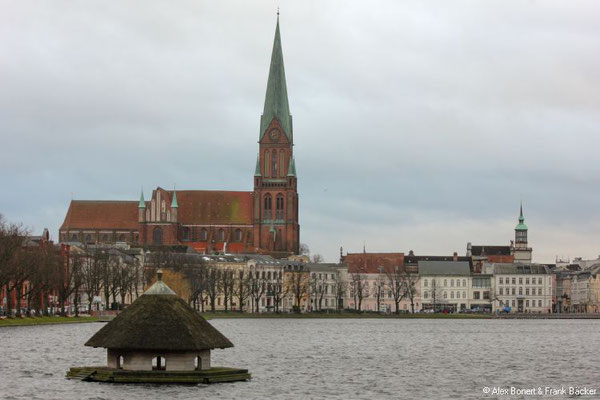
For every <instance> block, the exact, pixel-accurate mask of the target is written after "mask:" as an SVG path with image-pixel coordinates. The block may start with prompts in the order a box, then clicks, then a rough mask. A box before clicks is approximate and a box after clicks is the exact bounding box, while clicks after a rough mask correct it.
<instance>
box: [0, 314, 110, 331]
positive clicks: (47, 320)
mask: <svg viewBox="0 0 600 400" xmlns="http://www.w3.org/2000/svg"><path fill="white" fill-rule="evenodd" d="M86 322H98V317H60V316H53V317H20V318H3V319H0V328H4V327H11V326H34V325H57V324H81V323H86Z"/></svg>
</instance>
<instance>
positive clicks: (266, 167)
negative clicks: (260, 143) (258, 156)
mask: <svg viewBox="0 0 600 400" xmlns="http://www.w3.org/2000/svg"><path fill="white" fill-rule="evenodd" d="M270 155H271V153H270V152H269V150H267V151H265V178H268V177H269V176H270V174H269V171H270V162H269V160H270V159H271V157H270Z"/></svg>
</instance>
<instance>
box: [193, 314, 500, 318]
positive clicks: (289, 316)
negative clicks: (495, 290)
mask: <svg viewBox="0 0 600 400" xmlns="http://www.w3.org/2000/svg"><path fill="white" fill-rule="evenodd" d="M202 316H203V317H204V318H206V319H219V318H299V319H303V318H306V319H336V318H338V319H348V318H383V319H403V318H404V319H423V318H426V319H487V318H491V317H492V316H491V315H489V314H398V315H396V314H376V313H363V314H355V313H329V314H325V313H323V314H321V313H307V314H274V313H264V314H253V313H238V312H215V313H211V312H205V313H202Z"/></svg>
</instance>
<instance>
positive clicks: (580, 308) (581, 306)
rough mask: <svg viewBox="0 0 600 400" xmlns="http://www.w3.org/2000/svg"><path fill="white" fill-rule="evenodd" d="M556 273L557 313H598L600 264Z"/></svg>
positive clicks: (599, 304)
mask: <svg viewBox="0 0 600 400" xmlns="http://www.w3.org/2000/svg"><path fill="white" fill-rule="evenodd" d="M569 267H570V268H565V269H563V270H560V271H556V285H557V310H558V312H591V313H597V312H600V263H597V264H593V265H592V266H590V267H588V268H585V269H583V268H581V267H580V266H579V265H577V264H573V265H570V266H569Z"/></svg>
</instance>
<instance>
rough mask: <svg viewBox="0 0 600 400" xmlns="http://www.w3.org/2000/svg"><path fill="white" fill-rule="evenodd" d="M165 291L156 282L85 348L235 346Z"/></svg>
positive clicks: (175, 349)
mask: <svg viewBox="0 0 600 400" xmlns="http://www.w3.org/2000/svg"><path fill="white" fill-rule="evenodd" d="M157 286H158V287H157ZM165 288H166V289H168V290H169V291H171V290H170V289H169V288H168V286H166V285H165V284H164V283H163V282H162V281H160V280H159V281H158V282H156V283H155V284H154V286H153V287H151V288H150V289H148V291H146V293H144V294H143V295H142V296H140V297H139V298H138V299H137V300H136V301H134V302H133V304H132V305H130V306H129V307H127V308H125V310H123V312H121V313H120V314H119V315H117V316H116V317H115V319H113V320H112V321H110V322H109V323H108V324H106V325H105V326H104V327H103V328H102V329H100V330H99V331H98V332H97V333H96V334H95V335H94V336H92V337H91V338H90V340H88V341H87V342H86V343H85V345H86V346H91V347H105V348H109V349H127V350H163V351H193V350H206V349H214V348H221V349H224V348H226V347H233V344H232V343H231V342H230V341H229V340H228V339H227V338H226V337H225V336H223V334H222V333H221V332H219V331H218V330H217V329H215V328H214V327H213V326H212V325H211V324H209V323H208V322H207V321H206V320H205V319H204V318H202V316H200V315H199V314H198V313H197V312H196V311H194V310H193V309H192V308H191V307H190V306H189V305H188V304H187V303H186V302H185V301H183V300H182V299H181V298H179V297H178V296H176V295H175V294H169V293H168V292H167V291H166V290H165ZM171 292H172V291H171Z"/></svg>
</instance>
